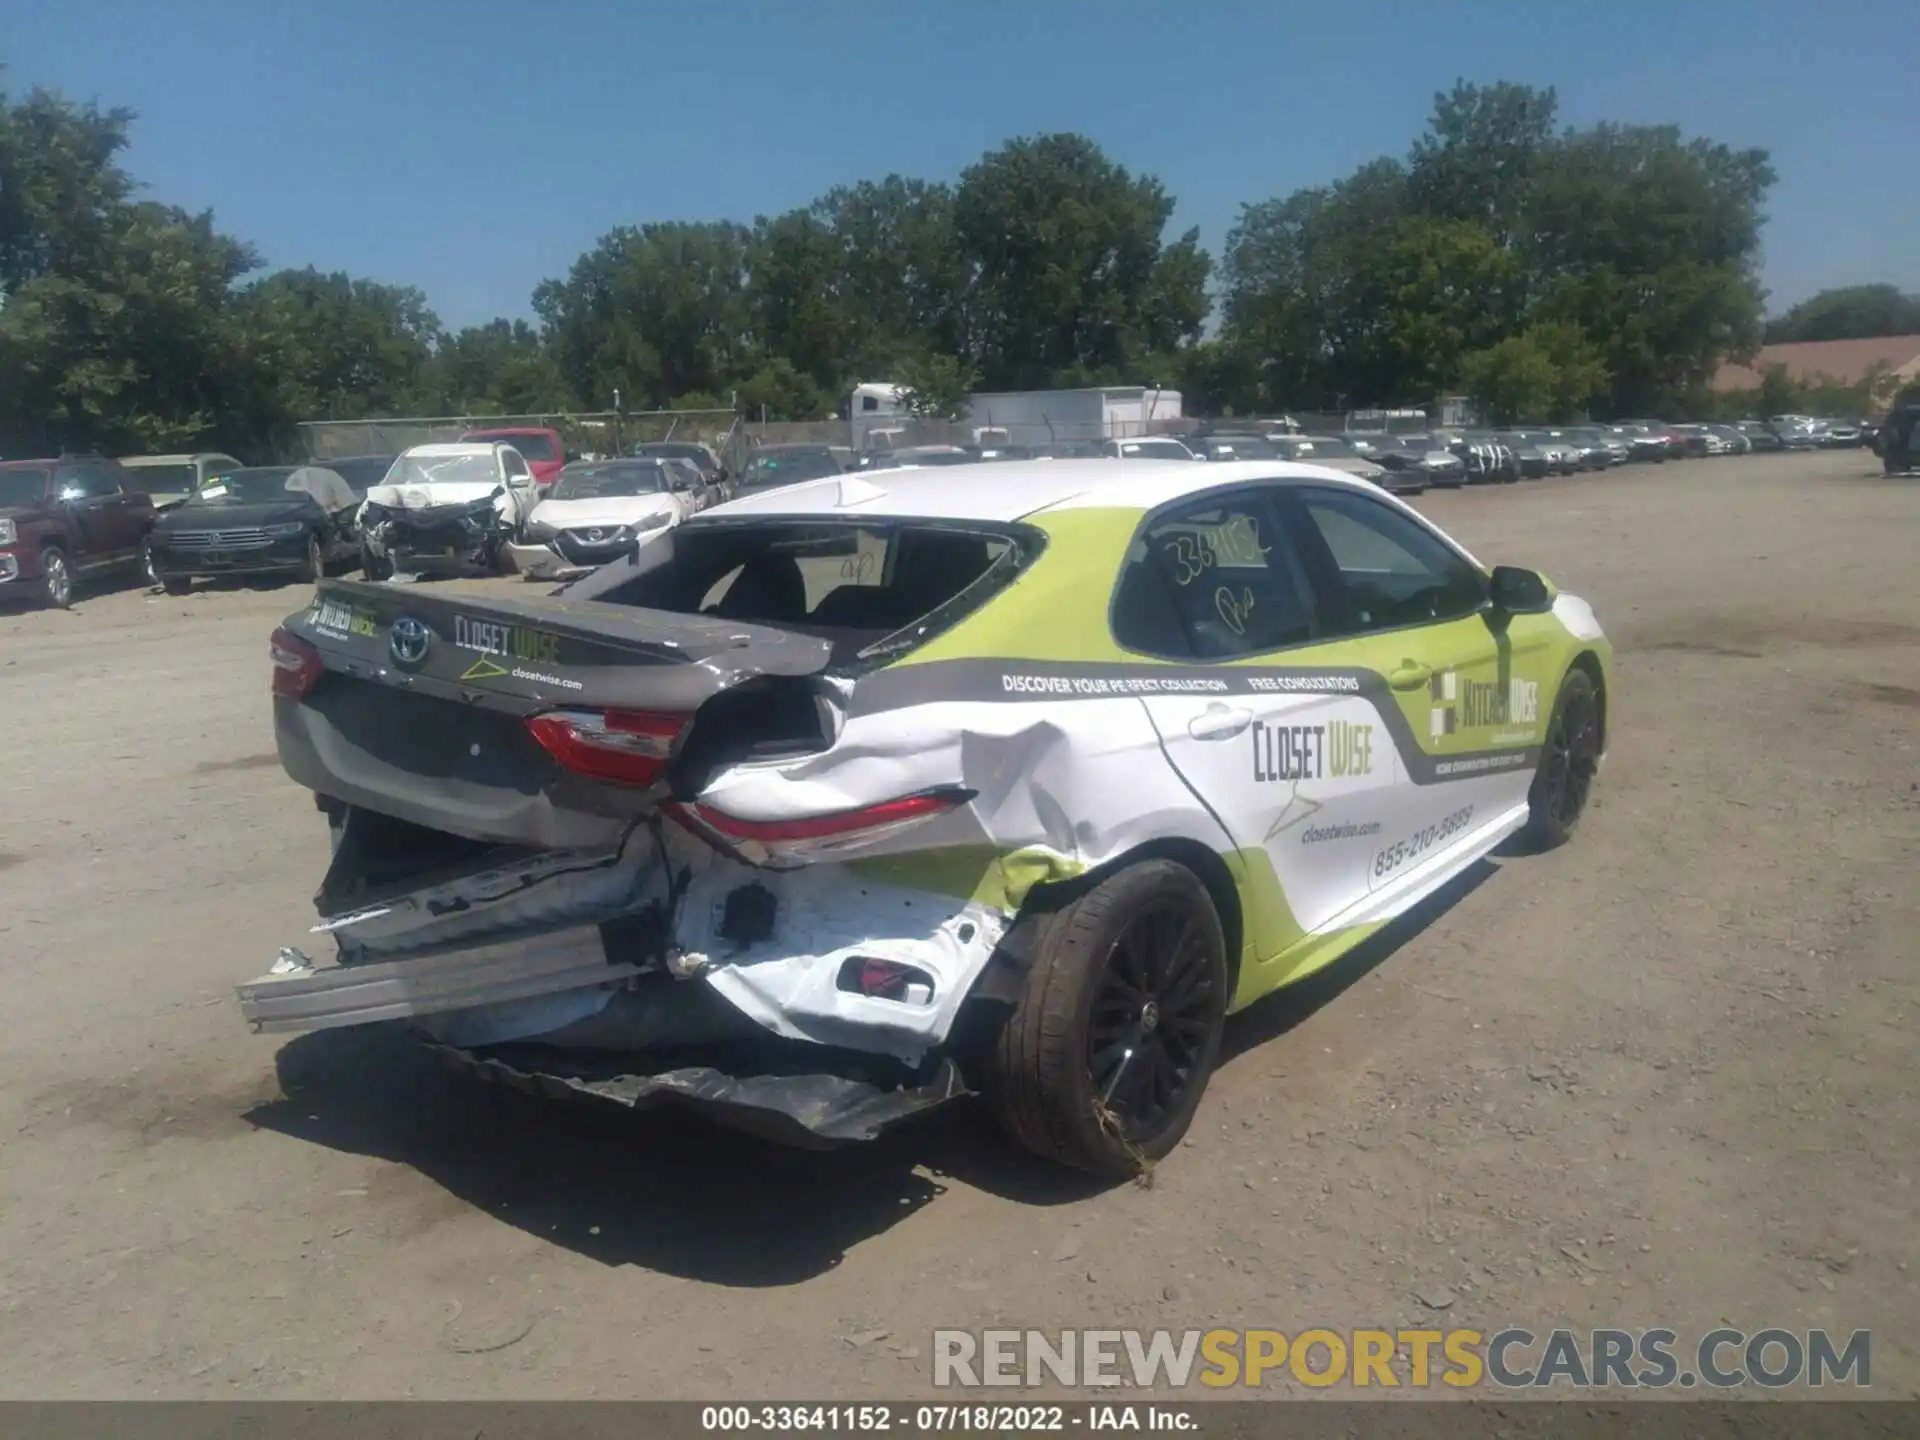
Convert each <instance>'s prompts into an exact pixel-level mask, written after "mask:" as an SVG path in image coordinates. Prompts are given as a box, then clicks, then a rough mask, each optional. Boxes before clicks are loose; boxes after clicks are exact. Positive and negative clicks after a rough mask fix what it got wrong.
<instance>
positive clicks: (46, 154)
mask: <svg viewBox="0 0 1920 1440" xmlns="http://www.w3.org/2000/svg"><path fill="white" fill-rule="evenodd" d="M132 123H133V112H132V111H131V110H125V109H113V110H102V109H100V107H99V106H98V105H92V104H89V105H76V104H74V103H73V102H71V101H69V100H67V99H65V98H63V97H62V96H60V95H58V94H55V93H54V92H52V91H49V90H38V89H36V90H33V91H31V92H30V93H29V94H28V95H27V97H26V98H25V99H24V100H21V101H18V102H15V101H12V100H10V99H9V97H8V95H7V92H6V91H4V90H0V303H4V302H5V301H6V300H8V299H9V298H10V297H12V296H14V295H15V294H17V293H18V292H19V290H20V288H21V287H22V286H24V285H26V284H27V283H28V282H29V281H32V280H36V279H40V278H43V277H48V276H57V275H64V276H67V277H68V278H70V279H77V278H79V277H81V276H82V275H84V274H85V273H87V272H89V271H90V270H97V269H98V268H100V267H101V266H102V265H103V264H104V263H105V261H106V260H107V258H108V252H109V251H110V250H111V249H112V247H113V239H114V235H115V233H116V231H117V230H118V228H119V226H120V224H121V223H122V219H123V217H122V213H121V212H122V209H123V207H124V206H125V205H126V203H127V201H128V199H129V198H130V197H131V196H132V194H133V192H134V183H133V180H132V178H131V177H129V176H128V174H127V173H126V171H125V170H123V169H122V168H121V167H120V162H119V156H120V153H121V152H122V151H123V150H125V149H126V147H127V135H128V129H129V127H130V126H131V125H132Z"/></svg>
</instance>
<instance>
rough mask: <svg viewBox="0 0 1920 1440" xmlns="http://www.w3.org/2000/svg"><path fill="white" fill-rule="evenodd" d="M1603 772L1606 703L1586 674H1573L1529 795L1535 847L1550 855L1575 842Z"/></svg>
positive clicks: (1530, 833)
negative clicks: (1576, 830) (1602, 708)
mask: <svg viewBox="0 0 1920 1440" xmlns="http://www.w3.org/2000/svg"><path fill="white" fill-rule="evenodd" d="M1599 768H1600V698H1599V695H1598V694H1597V692H1596V691H1595V690H1594V687H1593V681H1592V679H1591V678H1589V677H1588V675H1587V673H1586V672H1585V671H1584V670H1569V671H1568V672H1567V677H1566V679H1565V680H1563V681H1562V682H1561V684H1560V695H1559V698H1558V699H1557V700H1556V701H1555V702H1554V707H1553V716H1552V718H1551V719H1550V720H1549V721H1548V722H1547V738H1546V742H1545V744H1544V746H1543V747H1542V749H1541V753H1540V768H1539V769H1538V770H1537V771H1536V772H1535V773H1534V777H1533V786H1532V788H1531V789H1530V790H1529V791H1528V794H1527V803H1528V807H1529V811H1530V814H1529V816H1528V819H1527V838H1528V839H1529V840H1530V841H1531V842H1532V844H1533V846H1534V848H1536V849H1540V850H1550V849H1552V848H1553V847H1554V846H1556V845H1564V844H1565V843H1566V842H1567V841H1568V840H1569V839H1571V838H1572V837H1573V832H1574V828H1575V827H1576V826H1577V825H1578V824H1579V823H1580V817H1581V816H1582V815H1583V814H1585V813H1586V809H1587V800H1588V797H1589V796H1590V795H1591V794H1592V793H1593V778H1594V775H1595V774H1596V773H1597V772H1598V771H1599Z"/></svg>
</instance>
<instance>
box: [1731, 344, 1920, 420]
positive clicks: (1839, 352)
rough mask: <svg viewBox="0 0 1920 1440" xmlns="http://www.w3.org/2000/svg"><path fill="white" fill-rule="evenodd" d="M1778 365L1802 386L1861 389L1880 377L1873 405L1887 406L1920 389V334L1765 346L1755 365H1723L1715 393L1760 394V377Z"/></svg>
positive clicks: (1754, 360)
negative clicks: (1909, 388) (1910, 390)
mask: <svg viewBox="0 0 1920 1440" xmlns="http://www.w3.org/2000/svg"><path fill="white" fill-rule="evenodd" d="M1776 365H1778V366H1781V367H1782V368H1784V369H1785V370H1786V372H1787V378H1788V379H1790V380H1792V381H1793V382H1794V383H1795V384H1798V385H1815V384H1820V383H1822V382H1825V383H1827V384H1832V385H1858V384H1860V383H1861V382H1862V381H1863V380H1865V379H1867V377H1868V376H1870V375H1877V376H1878V377H1879V378H1878V379H1877V380H1876V381H1875V383H1874V386H1873V399H1874V403H1875V404H1877V405H1886V404H1888V403H1890V402H1891V401H1892V399H1893V397H1894V396H1895V395H1897V394H1899V392H1900V391H1901V390H1903V389H1905V388H1906V387H1907V386H1909V385H1920V335H1881V336H1877V337H1875V338H1874V339H1871V340H1803V341H1799V342H1796V343H1794V344H1791V345H1767V346H1764V347H1763V348H1762V349H1761V351H1760V353H1759V354H1758V355H1756V356H1754V357H1753V361H1752V363H1751V364H1747V365H1735V364H1732V363H1731V362H1729V363H1727V364H1724V365H1722V366H1721V367H1720V369H1719V370H1718V371H1717V372H1716V373H1715V374H1714V377H1713V388H1714V389H1715V390H1718V391H1723V392H1725V391H1737V390H1758V389H1759V388H1760V379H1761V377H1762V376H1763V375H1765V374H1766V372H1767V371H1769V370H1771V369H1772V368H1773V367H1774V366H1776Z"/></svg>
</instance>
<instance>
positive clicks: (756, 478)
mask: <svg viewBox="0 0 1920 1440" xmlns="http://www.w3.org/2000/svg"><path fill="white" fill-rule="evenodd" d="M839 473H840V462H839V461H838V460H835V459H834V458H833V455H832V454H831V452H829V451H825V450H802V451H796V452H793V453H791V454H785V455H756V456H754V457H753V463H752V464H751V465H749V466H748V467H747V475H746V479H747V483H748V484H750V485H774V484H779V485H785V484H790V483H792V482H795V481H799V480H819V479H822V478H824V477H825V476H828V475H838V474H839Z"/></svg>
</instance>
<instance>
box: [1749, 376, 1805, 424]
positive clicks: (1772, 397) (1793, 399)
mask: <svg viewBox="0 0 1920 1440" xmlns="http://www.w3.org/2000/svg"><path fill="white" fill-rule="evenodd" d="M1754 405H1755V408H1756V409H1757V410H1758V412H1759V413H1760V414H1761V415H1762V416H1772V415H1790V414H1792V413H1793V412H1794V411H1795V410H1797V409H1798V408H1799V406H1800V388H1799V387H1798V386H1797V385H1795V384H1794V383H1793V378H1792V377H1791V376H1790V375H1788V374H1787V367H1786V366H1784V365H1769V366H1767V368H1766V369H1765V370H1763V371H1761V372H1760V388H1759V389H1758V390H1757V391H1755V392H1754Z"/></svg>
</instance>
